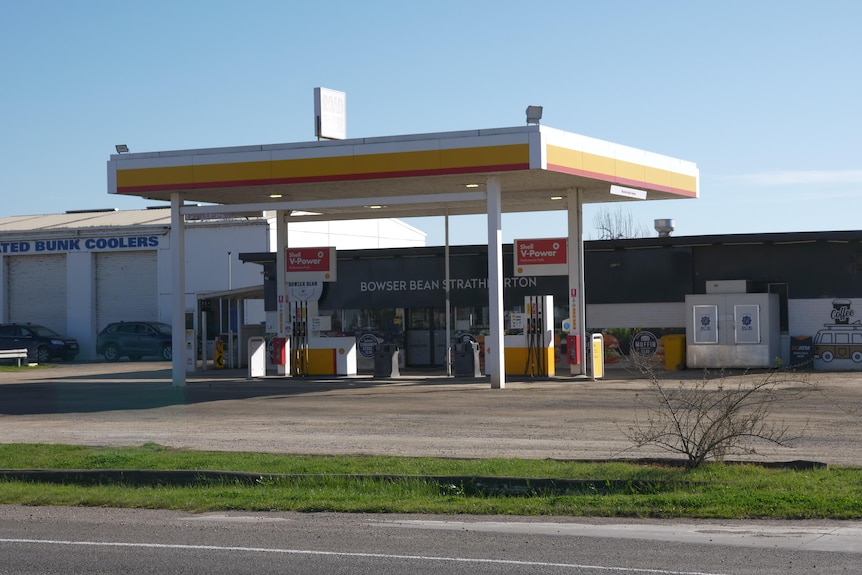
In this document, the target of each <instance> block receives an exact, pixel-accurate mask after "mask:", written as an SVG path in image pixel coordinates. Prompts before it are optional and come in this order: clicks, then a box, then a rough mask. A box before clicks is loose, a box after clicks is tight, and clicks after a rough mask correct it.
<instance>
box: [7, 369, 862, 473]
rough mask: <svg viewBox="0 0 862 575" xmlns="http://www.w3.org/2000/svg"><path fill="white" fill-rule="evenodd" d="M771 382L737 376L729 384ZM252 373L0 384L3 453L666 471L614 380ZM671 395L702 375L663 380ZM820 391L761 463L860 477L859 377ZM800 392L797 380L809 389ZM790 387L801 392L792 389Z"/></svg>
mask: <svg viewBox="0 0 862 575" xmlns="http://www.w3.org/2000/svg"><path fill="white" fill-rule="evenodd" d="M764 373H765V372H762V371H761V372H752V373H749V374H745V373H742V372H733V373H729V374H727V376H726V377H727V382H728V384H735V383H737V382H738V381H740V379H741V378H751V377H763V375H764ZM246 375H247V374H246V373H245V372H244V371H230V370H228V371H225V370H209V371H205V372H202V371H198V372H196V373H194V374H189V381H188V385H187V386H185V387H183V388H177V387H173V386H172V385H171V366H170V364H169V363H166V362H158V361H144V362H135V363H132V362H128V363H123V362H121V363H115V364H106V363H80V364H68V365H66V364H58V365H56V366H48V367H40V368H31V369H28V370H25V371H18V370H15V371H5V372H0V413H2V416H0V437H2V441H3V442H4V443H63V444H79V445H93V446H136V445H141V444H144V443H147V442H153V443H157V444H160V445H164V446H168V447H174V448H183V449H194V450H215V451H249V452H269V453H284V454H319V455H336V454H373V455H396V456H435V457H459V458H480V457H514V458H556V459H587V460H605V459H613V458H620V459H621V458H639V457H667V454H666V453H664V452H662V451H658V450H640V451H631V450H629V448H630V447H631V445H630V443H629V442H628V440H627V439H626V438H625V436H624V434H623V430H625V429H626V427H627V425H628V424H629V423H630V422H631V421H632V420H633V417H634V415H635V401H636V398H637V397H638V396H640V397H643V394H644V392H646V391H647V390H648V388H649V382H648V380H647V379H645V378H643V377H641V376H639V375H636V374H634V373H631V372H629V371H626V370H619V369H614V370H609V373H608V375H607V377H606V378H605V379H602V380H588V379H581V378H566V377H556V378H546V379H538V378H535V379H532V378H512V380H511V381H510V382H509V385H508V386H507V388H506V389H505V390H493V389H489V387H488V384H487V380H486V379H485V378H477V379H472V378H448V377H445V376H439V375H433V376H432V375H415V376H414V375H402V376H401V377H398V378H391V379H387V378H373V377H371V376H356V377H339V378H310V377H309V378H279V377H271V376H268V377H264V378H257V379H249V378H247V377H246ZM660 375H661V377H662V379H663V380H664V381H666V382H673V383H674V384H675V383H676V382H677V381H679V380H680V379H699V378H701V377H703V373H702V372H700V371H694V370H691V371H673V372H662V373H661V374H660ZM793 377H799V378H802V377H806V378H808V380H809V381H810V382H811V383H813V384H814V385H815V386H816V391H815V392H814V393H810V394H808V395H807V396H806V397H805V399H804V400H802V401H794V402H790V403H786V404H780V405H777V406H776V409H775V412H774V415H773V417H774V418H775V419H776V420H781V421H784V422H785V423H786V424H788V425H789V426H790V428H791V430H792V431H795V432H796V433H800V434H801V435H802V438H801V439H800V440H799V441H798V442H796V444H795V446H794V447H793V448H780V447H774V446H770V445H760V446H758V452H759V454H758V456H755V457H753V458H752V459H753V460H755V461H767V462H781V461H792V460H808V461H817V462H822V463H826V464H829V465H850V466H856V465H860V464H862V426H860V425H859V424H858V418H859V414H860V413H862V385H860V383H859V378H858V375H857V374H854V373H822V372H809V373H805V374H800V375H799V376H793ZM800 380H801V379H800ZM788 385H791V386H792V381H791V382H790V383H789V384H788Z"/></svg>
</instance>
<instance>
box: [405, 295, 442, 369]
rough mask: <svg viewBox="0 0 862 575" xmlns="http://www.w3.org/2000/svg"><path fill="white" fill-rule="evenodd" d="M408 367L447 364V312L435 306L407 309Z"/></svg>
mask: <svg viewBox="0 0 862 575" xmlns="http://www.w3.org/2000/svg"><path fill="white" fill-rule="evenodd" d="M406 335H407V346H406V347H407V349H406V350H405V351H406V352H407V358H406V365H407V366H408V367H435V366H440V367H442V366H445V365H446V361H445V360H446V314H445V312H444V311H443V310H438V309H435V308H410V309H408V310H407V333H406Z"/></svg>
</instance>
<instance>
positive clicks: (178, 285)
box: [171, 192, 186, 387]
mask: <svg viewBox="0 0 862 575" xmlns="http://www.w3.org/2000/svg"><path fill="white" fill-rule="evenodd" d="M182 205H183V201H182V199H181V198H180V194H179V192H173V193H172V194H171V295H172V296H173V299H172V303H171V346H172V349H173V361H172V362H171V364H172V365H171V368H172V373H173V385H174V387H185V385H186V301H185V300H186V226H185V222H184V221H183V215H182V214H181V213H180V208H181V207H182Z"/></svg>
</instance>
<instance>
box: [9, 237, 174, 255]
mask: <svg viewBox="0 0 862 575" xmlns="http://www.w3.org/2000/svg"><path fill="white" fill-rule="evenodd" d="M158 247H159V236H114V237H110V236H108V237H104V238H63V239H52V240H21V241H9V242H0V254H59V253H71V252H104V251H114V250H117V251H119V250H150V249H153V248H158Z"/></svg>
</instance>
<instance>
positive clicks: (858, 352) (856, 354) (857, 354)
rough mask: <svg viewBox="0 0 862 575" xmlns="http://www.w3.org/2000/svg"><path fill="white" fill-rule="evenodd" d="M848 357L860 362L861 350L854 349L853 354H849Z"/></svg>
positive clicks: (861, 360) (861, 359) (861, 358)
mask: <svg viewBox="0 0 862 575" xmlns="http://www.w3.org/2000/svg"><path fill="white" fill-rule="evenodd" d="M850 359H852V360H853V361H855V362H856V363H860V362H862V351H854V352H853V354H852V355H851V356H850Z"/></svg>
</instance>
